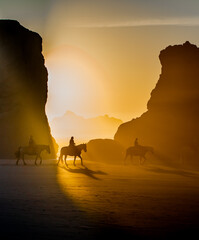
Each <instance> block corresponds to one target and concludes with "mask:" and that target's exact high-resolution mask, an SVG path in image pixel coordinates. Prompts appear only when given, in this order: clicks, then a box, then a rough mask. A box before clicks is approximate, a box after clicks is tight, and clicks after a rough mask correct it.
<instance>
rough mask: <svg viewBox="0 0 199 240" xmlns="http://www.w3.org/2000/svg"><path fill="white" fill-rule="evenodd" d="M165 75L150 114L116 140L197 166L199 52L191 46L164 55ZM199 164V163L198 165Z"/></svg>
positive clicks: (127, 125) (131, 124)
mask: <svg viewBox="0 0 199 240" xmlns="http://www.w3.org/2000/svg"><path fill="white" fill-rule="evenodd" d="M159 59H160V62H161V64H162V72H161V75H160V78H159V81H158V83H157V85H156V87H155V89H154V90H153V91H152V93H151V98H150V100H149V101H148V105H147V107H148V111H147V112H146V113H144V114H143V115H142V116H141V117H139V118H137V119H133V120H132V121H130V122H127V123H124V124H122V125H121V126H120V127H119V129H118V131H117V133H116V134H115V140H117V141H119V142H120V143H122V144H123V145H124V146H126V147H127V146H129V145H133V143H134V139H135V138H136V137H138V140H139V142H140V144H141V145H152V146H153V147H154V148H155V151H156V153H158V154H159V155H161V156H164V157H165V159H167V160H169V159H170V160H172V161H173V162H174V161H176V162H179V163H180V162H182V161H189V162H192V163H193V162H194V161H195V163H196V162H197V158H198V156H199V155H198V152H199V151H198V150H199V126H198V122H199V48H197V46H195V45H192V44H190V43H189V42H186V43H184V44H183V45H175V46H169V47H167V48H166V49H165V50H163V51H161V52H160V56H159ZM198 163H199V162H198Z"/></svg>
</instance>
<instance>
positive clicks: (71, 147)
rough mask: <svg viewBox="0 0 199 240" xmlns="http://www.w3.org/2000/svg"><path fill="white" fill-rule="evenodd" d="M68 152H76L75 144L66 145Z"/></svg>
mask: <svg viewBox="0 0 199 240" xmlns="http://www.w3.org/2000/svg"><path fill="white" fill-rule="evenodd" d="M68 152H69V154H71V155H73V154H75V152H76V146H75V145H69V146H68Z"/></svg>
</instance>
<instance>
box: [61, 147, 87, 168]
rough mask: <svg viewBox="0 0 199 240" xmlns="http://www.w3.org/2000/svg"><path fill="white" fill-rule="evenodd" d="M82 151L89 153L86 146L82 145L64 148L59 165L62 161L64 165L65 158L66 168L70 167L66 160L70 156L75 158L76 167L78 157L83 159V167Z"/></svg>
mask: <svg viewBox="0 0 199 240" xmlns="http://www.w3.org/2000/svg"><path fill="white" fill-rule="evenodd" d="M82 150H84V152H87V147H86V144H80V145H77V146H74V147H72V148H71V147H62V148H61V151H60V157H59V160H58V163H57V165H58V164H59V162H60V160H61V162H62V163H63V156H65V157H64V161H65V164H66V166H68V165H67V163H66V158H67V156H68V155H69V156H74V162H73V164H74V166H75V160H76V157H79V158H80V159H81V165H82V166H83V160H82V157H81V152H82Z"/></svg>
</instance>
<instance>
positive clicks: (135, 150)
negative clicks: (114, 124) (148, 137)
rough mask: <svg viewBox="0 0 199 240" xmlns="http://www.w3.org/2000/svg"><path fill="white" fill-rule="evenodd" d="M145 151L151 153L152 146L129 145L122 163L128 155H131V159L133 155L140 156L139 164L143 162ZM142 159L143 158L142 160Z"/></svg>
mask: <svg viewBox="0 0 199 240" xmlns="http://www.w3.org/2000/svg"><path fill="white" fill-rule="evenodd" d="M147 152H151V153H153V148H152V147H146V146H140V145H139V146H135V147H129V148H127V150H126V156H125V159H124V163H126V159H127V157H128V156H130V157H131V160H132V159H133V156H139V157H140V165H141V164H143V163H144V162H145V160H146V157H145V154H146V153H147ZM142 159H144V161H143V162H141V161H142Z"/></svg>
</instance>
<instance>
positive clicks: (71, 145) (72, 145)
mask: <svg viewBox="0 0 199 240" xmlns="http://www.w3.org/2000/svg"><path fill="white" fill-rule="evenodd" d="M69 148H70V149H71V151H74V149H75V142H74V137H71V138H70V141H69Z"/></svg>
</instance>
